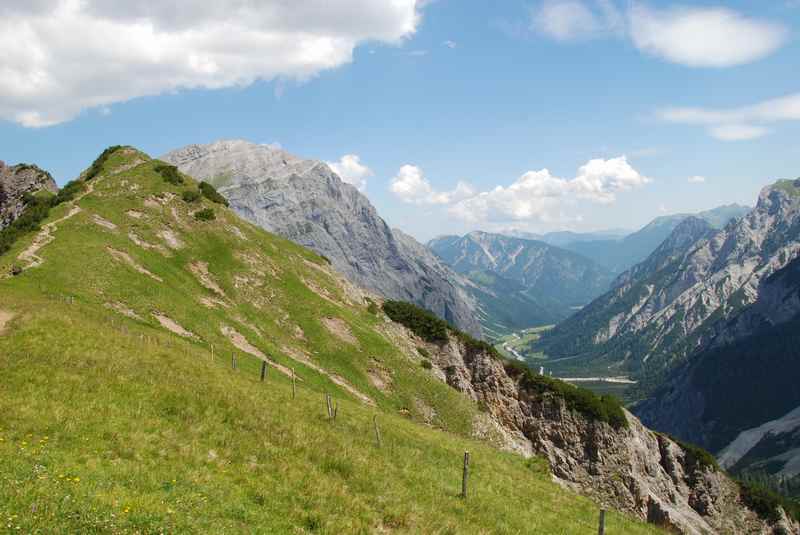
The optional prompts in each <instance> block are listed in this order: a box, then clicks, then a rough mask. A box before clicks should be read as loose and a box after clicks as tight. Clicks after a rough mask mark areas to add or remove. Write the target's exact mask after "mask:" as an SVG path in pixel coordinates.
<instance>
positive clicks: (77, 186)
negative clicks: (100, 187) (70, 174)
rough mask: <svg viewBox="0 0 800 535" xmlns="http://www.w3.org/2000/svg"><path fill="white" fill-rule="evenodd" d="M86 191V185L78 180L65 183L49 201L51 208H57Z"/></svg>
mask: <svg viewBox="0 0 800 535" xmlns="http://www.w3.org/2000/svg"><path fill="white" fill-rule="evenodd" d="M85 189H86V185H85V184H84V183H83V182H82V181H80V180H73V181H71V182H67V183H66V184H65V185H64V187H63V188H61V189H60V190H59V192H58V193H57V194H56V196H55V197H53V198H52V199H51V200H50V205H51V206H58V205H59V204H61V203H65V202H69V201H71V200H72V199H74V198H75V196H76V195H77V194H78V193H81V192H82V191H83V190H85Z"/></svg>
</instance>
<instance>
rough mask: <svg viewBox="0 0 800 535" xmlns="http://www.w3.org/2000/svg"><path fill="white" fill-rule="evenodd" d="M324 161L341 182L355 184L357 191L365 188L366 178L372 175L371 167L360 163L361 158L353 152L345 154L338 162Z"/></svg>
mask: <svg viewBox="0 0 800 535" xmlns="http://www.w3.org/2000/svg"><path fill="white" fill-rule="evenodd" d="M325 163H326V164H328V167H330V168H331V170H333V172H334V173H336V174H337V175H339V178H341V179H342V182H346V183H348V184H351V185H353V186H355V187H356V189H358V191H364V190H365V189H367V178H369V177H371V176H372V175H373V172H372V169H370V168H369V167H367V166H366V165H364V164H363V163H361V158H359V157H358V156H357V155H355V154H345V155H344V156H342V157H341V158H340V159H339V161H338V162H325Z"/></svg>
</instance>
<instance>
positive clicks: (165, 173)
mask: <svg viewBox="0 0 800 535" xmlns="http://www.w3.org/2000/svg"><path fill="white" fill-rule="evenodd" d="M153 170H154V171H155V172H156V173H158V174H159V175H161V178H163V179H164V181H165V182H168V183H170V184H172V185H173V186H180V185H182V184H183V177H182V176H181V175H180V173H179V172H178V168H177V167H175V166H174V165H169V164H165V163H158V164H156V166H155V167H154V168H153Z"/></svg>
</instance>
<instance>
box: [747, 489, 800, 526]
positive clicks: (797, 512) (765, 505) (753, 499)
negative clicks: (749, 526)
mask: <svg viewBox="0 0 800 535" xmlns="http://www.w3.org/2000/svg"><path fill="white" fill-rule="evenodd" d="M737 483H739V490H740V492H741V493H742V501H744V503H745V505H747V506H748V507H749V508H750V509H752V510H753V511H755V512H756V513H757V514H758V516H760V517H761V518H763V519H764V520H767V521H769V522H777V521H778V520H780V518H781V515H780V508H781V507H782V508H783V510H784V511H786V514H787V515H789V516H790V517H791V518H794V519H795V520H798V521H800V504H798V503H797V502H794V501H792V500H789V499H788V498H785V497H783V496H781V495H780V494H778V493H776V492H774V491H772V490H770V489H768V488H767V487H765V486H763V485H759V484H758V483H755V482H752V481H737Z"/></svg>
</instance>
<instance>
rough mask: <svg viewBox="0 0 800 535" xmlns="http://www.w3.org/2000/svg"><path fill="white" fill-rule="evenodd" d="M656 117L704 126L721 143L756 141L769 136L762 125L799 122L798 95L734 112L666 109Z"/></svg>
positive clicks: (733, 110)
mask: <svg viewBox="0 0 800 535" xmlns="http://www.w3.org/2000/svg"><path fill="white" fill-rule="evenodd" d="M656 115H657V117H658V118H660V119H661V120H662V121H665V122H669V123H676V124H687V125H699V126H704V127H705V128H706V129H707V131H708V133H709V135H711V136H712V137H714V138H716V139H720V140H722V141H742V140H748V139H756V138H760V137H763V136H765V135H767V134H769V133H770V129H769V128H767V127H766V126H765V125H768V124H772V123H778V122H782V121H800V93H794V94H791V95H787V96H784V97H780V98H775V99H770V100H766V101H763V102H759V103H757V104H753V105H749V106H742V107H738V108H666V109H663V110H659V111H658V112H656Z"/></svg>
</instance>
